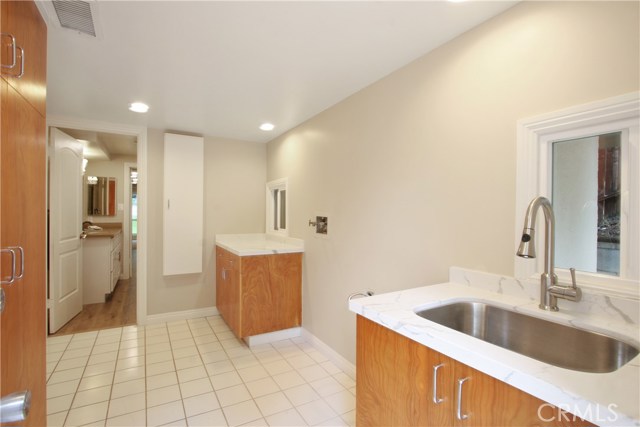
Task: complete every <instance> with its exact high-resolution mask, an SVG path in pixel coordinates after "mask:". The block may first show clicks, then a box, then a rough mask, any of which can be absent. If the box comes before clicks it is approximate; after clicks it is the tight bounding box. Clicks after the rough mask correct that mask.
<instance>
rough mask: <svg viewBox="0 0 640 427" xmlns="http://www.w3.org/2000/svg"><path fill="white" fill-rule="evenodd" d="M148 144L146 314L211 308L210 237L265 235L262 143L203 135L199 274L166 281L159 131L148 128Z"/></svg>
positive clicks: (161, 135)
mask: <svg viewBox="0 0 640 427" xmlns="http://www.w3.org/2000/svg"><path fill="white" fill-rule="evenodd" d="M147 146H148V164H149V171H148V175H149V181H148V193H149V194H148V209H149V215H147V218H148V221H149V223H148V236H149V241H148V246H147V248H148V272H147V313H148V314H149V315H153V314H160V313H169V312H174V311H181V310H192V309H197V308H205V307H212V306H215V263H214V256H213V249H214V245H215V235H216V234H220V233H262V232H264V222H265V217H264V214H265V182H266V145H265V144H259V143H250V142H240V141H232V140H228V139H223V138H211V137H205V139H204V197H205V201H204V210H205V212H204V236H203V238H204V255H203V256H204V260H203V265H204V271H203V273H202V274H187V275H179V276H166V277H165V276H163V275H162V229H163V226H162V212H163V188H162V177H163V175H162V174H163V162H164V156H163V154H164V149H163V147H164V131H161V130H157V129H149V130H148V145H147ZM185 191H188V189H185ZM141 197H142V196H141Z"/></svg>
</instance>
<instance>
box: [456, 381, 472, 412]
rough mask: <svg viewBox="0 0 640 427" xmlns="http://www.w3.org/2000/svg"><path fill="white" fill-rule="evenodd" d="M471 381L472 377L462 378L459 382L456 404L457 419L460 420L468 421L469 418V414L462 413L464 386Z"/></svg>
mask: <svg viewBox="0 0 640 427" xmlns="http://www.w3.org/2000/svg"><path fill="white" fill-rule="evenodd" d="M470 379H471V377H467V378H462V379H459V380H458V393H457V394H458V395H457V400H458V402H457V404H456V417H458V419H459V420H466V419H467V418H469V414H463V413H462V384H464V383H465V382H467V381H468V380H470Z"/></svg>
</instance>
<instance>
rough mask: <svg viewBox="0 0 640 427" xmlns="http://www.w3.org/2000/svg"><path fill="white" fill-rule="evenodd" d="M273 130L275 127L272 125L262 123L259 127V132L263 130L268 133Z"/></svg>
mask: <svg viewBox="0 0 640 427" xmlns="http://www.w3.org/2000/svg"><path fill="white" fill-rule="evenodd" d="M273 129H275V126H274V125H272V124H271V123H263V124H261V125H260V130H264V131H270V130H273Z"/></svg>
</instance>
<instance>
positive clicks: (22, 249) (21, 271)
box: [11, 246, 24, 279]
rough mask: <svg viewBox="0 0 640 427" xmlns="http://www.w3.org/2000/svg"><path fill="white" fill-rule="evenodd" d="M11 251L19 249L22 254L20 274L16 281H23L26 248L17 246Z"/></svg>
mask: <svg viewBox="0 0 640 427" xmlns="http://www.w3.org/2000/svg"><path fill="white" fill-rule="evenodd" d="M11 249H17V250H18V252H20V274H18V275H17V276H16V279H22V278H23V277H24V248H23V247H22V246H16V247H14V248H11Z"/></svg>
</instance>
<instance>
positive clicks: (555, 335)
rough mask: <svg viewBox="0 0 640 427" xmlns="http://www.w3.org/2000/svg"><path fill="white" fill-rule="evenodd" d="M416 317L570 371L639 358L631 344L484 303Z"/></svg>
mask: <svg viewBox="0 0 640 427" xmlns="http://www.w3.org/2000/svg"><path fill="white" fill-rule="evenodd" d="M416 314H417V315H418V316H421V317H423V318H425V319H427V320H431V321H432V322H436V323H439V324H440V325H443V326H446V327H448V328H451V329H455V330H456V331H459V332H462V333H465V334H467V335H470V336H472V337H475V338H479V339H481V340H483V341H486V342H488V343H491V344H495V345H497V346H500V347H502V348H505V349H507V350H511V351H515V352H516V353H520V354H522V355H525V356H529V357H532V358H534V359H536V360H539V361H541V362H544V363H548V364H551V365H554V366H558V367H561V368H567V369H573V370H575V371H582V372H592V373H604V372H613V371H615V370H617V369H619V368H620V367H622V366H624V365H625V364H626V363H627V362H629V361H630V360H631V359H633V358H634V357H635V356H636V355H637V354H638V349H637V348H636V347H635V346H633V345H630V344H627V343H625V342H623V341H619V340H617V339H615V338H612V337H609V336H606V335H602V334H599V333H596V332H589V331H586V330H582V329H577V328H574V327H571V326H566V325H562V324H559V323H554V322H549V321H547V320H543V319H539V318H537V317H533V316H527V315H525V314H522V313H518V312H515V311H511V310H507V309H504V308H500V307H497V306H493V305H489V304H486V303H483V302H474V301H469V302H467V301H465V302H455V303H451V304H447V305H443V306H440V307H435V308H431V309H426V310H422V311H418V312H416Z"/></svg>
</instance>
